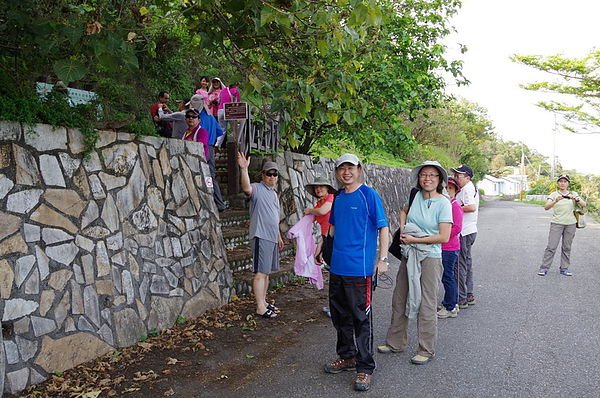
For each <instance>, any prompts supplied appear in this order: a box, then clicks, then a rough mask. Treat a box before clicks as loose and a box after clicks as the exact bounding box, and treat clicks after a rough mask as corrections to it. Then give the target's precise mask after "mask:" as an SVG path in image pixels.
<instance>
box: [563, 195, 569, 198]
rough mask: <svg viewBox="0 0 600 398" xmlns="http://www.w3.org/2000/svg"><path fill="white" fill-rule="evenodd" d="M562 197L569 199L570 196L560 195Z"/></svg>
mask: <svg viewBox="0 0 600 398" xmlns="http://www.w3.org/2000/svg"><path fill="white" fill-rule="evenodd" d="M562 197H563V198H565V199H571V197H570V196H569V195H562Z"/></svg>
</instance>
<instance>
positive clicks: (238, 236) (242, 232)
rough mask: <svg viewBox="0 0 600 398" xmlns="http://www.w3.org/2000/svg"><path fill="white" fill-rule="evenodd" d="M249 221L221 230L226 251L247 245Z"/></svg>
mask: <svg viewBox="0 0 600 398" xmlns="http://www.w3.org/2000/svg"><path fill="white" fill-rule="evenodd" d="M249 226H250V221H249V220H245V221H241V222H240V223H239V224H237V225H234V226H229V227H225V228H222V231H223V241H224V242H225V247H226V248H227V249H233V248H234V247H238V246H243V245H248V243H249V240H248V227H249Z"/></svg>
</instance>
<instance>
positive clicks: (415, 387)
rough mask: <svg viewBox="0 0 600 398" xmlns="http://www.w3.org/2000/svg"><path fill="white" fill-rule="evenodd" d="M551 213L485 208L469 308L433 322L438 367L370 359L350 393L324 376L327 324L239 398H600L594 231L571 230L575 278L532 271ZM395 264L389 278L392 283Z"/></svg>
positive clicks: (343, 378)
mask: <svg viewBox="0 0 600 398" xmlns="http://www.w3.org/2000/svg"><path fill="white" fill-rule="evenodd" d="M549 220H550V213H549V212H545V211H544V210H543V209H542V208H541V207H540V206H534V205H524V204H518V203H511V202H490V203H488V204H487V205H486V206H485V207H484V208H482V211H481V213H480V222H479V234H478V237H477V242H476V243H475V246H474V247H473V254H474V272H475V275H474V278H475V285H476V289H475V290H476V291H475V294H476V296H477V303H476V305H475V306H472V307H469V308H468V309H465V310H462V311H461V312H460V315H459V316H458V318H455V319H446V320H440V322H439V340H438V348H437V355H436V359H435V360H434V361H432V362H431V363H430V364H428V365H426V366H415V365H411V364H410V363H409V359H410V357H411V356H412V355H413V354H414V350H415V349H416V338H415V329H416V323H412V324H411V334H410V348H411V349H410V350H409V351H408V352H405V353H401V354H393V355H382V354H377V356H376V361H377V366H378V369H377V370H376V372H375V375H374V385H373V387H372V389H371V391H369V392H367V393H359V392H354V391H353V390H352V382H353V380H354V376H355V374H354V373H353V372H345V373H342V374H338V375H328V374H325V373H323V371H322V365H323V364H324V363H325V362H326V361H327V360H329V359H333V358H334V357H335V336H334V330H333V327H332V326H331V325H330V324H327V325H322V326H318V329H316V330H315V332H314V333H310V334H309V335H307V336H306V342H305V344H303V345H301V346H300V345H298V346H296V347H295V348H294V349H290V351H289V352H288V353H287V355H286V356H285V357H281V358H277V359H276V365H275V366H274V367H273V368H271V369H269V370H267V371H266V372H265V375H264V377H263V378H262V379H261V380H252V381H249V383H248V384H247V385H245V386H243V387H242V388H241V389H240V390H238V391H236V392H235V393H232V396H234V395H233V394H235V396H237V397H332V396H339V395H343V396H346V395H351V396H368V397H399V396H403V397H569V396H570V397H598V396H600V293H599V292H600V273H599V272H598V269H599V268H600V264H599V260H598V258H599V256H598V254H599V249H600V225H598V224H592V225H588V227H587V228H586V229H584V230H578V231H577V235H576V237H575V241H574V244H573V253H572V263H573V265H572V267H571V269H572V271H573V273H574V276H573V277H564V276H561V275H559V274H558V260H559V259H558V256H557V257H556V258H555V262H554V265H553V267H552V269H551V272H550V273H549V274H548V275H547V276H546V277H543V278H542V277H539V276H537V275H536V271H537V269H538V266H539V262H540V259H541V256H542V252H543V249H544V247H545V243H546V237H547V232H548V227H549ZM397 266H398V264H397V263H395V264H394V263H393V264H392V271H391V272H390V274H392V275H394V276H395V272H396V270H397ZM391 293H392V292H391V288H390V289H378V290H377V291H376V293H375V298H374V300H375V303H374V308H375V325H376V329H375V340H376V342H382V341H383V338H384V336H385V332H386V329H387V325H388V322H389V319H390V311H391V306H390V297H391Z"/></svg>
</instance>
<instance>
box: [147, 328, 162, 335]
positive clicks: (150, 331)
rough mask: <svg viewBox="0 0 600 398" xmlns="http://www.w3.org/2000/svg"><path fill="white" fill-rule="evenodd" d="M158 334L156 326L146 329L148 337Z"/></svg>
mask: <svg viewBox="0 0 600 398" xmlns="http://www.w3.org/2000/svg"><path fill="white" fill-rule="evenodd" d="M159 334H160V332H159V331H158V329H157V328H152V329H150V330H148V337H156V336H158V335H159Z"/></svg>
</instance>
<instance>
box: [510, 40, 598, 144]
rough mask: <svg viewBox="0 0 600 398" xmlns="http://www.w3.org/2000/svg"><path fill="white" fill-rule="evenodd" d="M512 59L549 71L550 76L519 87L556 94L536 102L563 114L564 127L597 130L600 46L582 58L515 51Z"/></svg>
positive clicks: (572, 129) (589, 130) (585, 131)
mask: <svg viewBox="0 0 600 398" xmlns="http://www.w3.org/2000/svg"><path fill="white" fill-rule="evenodd" d="M512 59H513V61H515V62H518V63H521V64H524V65H527V66H531V67H533V68H535V69H538V70H540V71H543V72H547V73H548V74H550V75H551V78H552V80H549V81H543V82H535V83H529V84H524V85H522V87H523V88H525V89H526V90H532V91H541V92H547V93H552V94H556V98H557V100H553V101H550V102H545V101H542V102H539V103H538V106H540V107H542V108H544V109H546V110H549V111H551V112H556V113H558V114H560V115H562V116H563V117H564V119H565V123H564V124H563V127H564V128H565V129H567V130H569V131H572V132H576V133H582V134H585V133H600V130H599V127H600V100H599V98H600V77H599V76H598V69H599V68H600V50H592V51H591V52H590V53H589V54H588V55H587V56H585V57H582V58H567V57H564V56H562V55H551V56H541V55H514V56H513V57H512ZM562 98H565V99H566V100H562ZM558 99H561V100H558Z"/></svg>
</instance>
